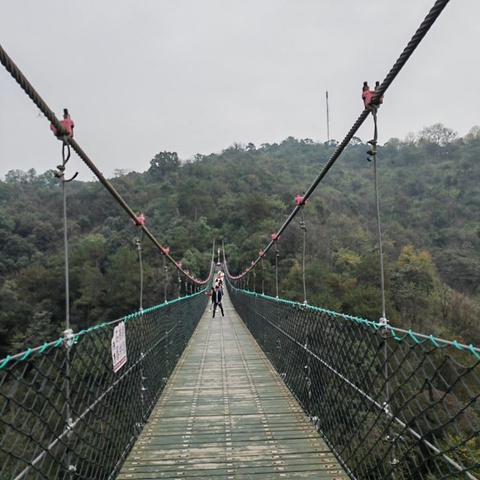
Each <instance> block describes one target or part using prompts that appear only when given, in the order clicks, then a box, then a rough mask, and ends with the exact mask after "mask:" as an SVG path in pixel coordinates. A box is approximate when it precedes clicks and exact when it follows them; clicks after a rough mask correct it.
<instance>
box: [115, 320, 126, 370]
mask: <svg viewBox="0 0 480 480" xmlns="http://www.w3.org/2000/svg"><path fill="white" fill-rule="evenodd" d="M112 360H113V372H114V373H115V372H118V370H120V369H121V368H122V367H123V366H124V365H125V364H126V363H127V341H126V337H125V323H124V322H120V323H119V324H118V325H117V326H116V327H115V328H114V329H113V337H112Z"/></svg>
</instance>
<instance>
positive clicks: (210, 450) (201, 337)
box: [117, 295, 348, 480]
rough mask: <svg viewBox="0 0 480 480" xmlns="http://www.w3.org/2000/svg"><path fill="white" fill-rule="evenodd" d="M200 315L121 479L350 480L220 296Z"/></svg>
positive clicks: (247, 332)
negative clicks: (218, 305) (220, 306)
mask: <svg viewBox="0 0 480 480" xmlns="http://www.w3.org/2000/svg"><path fill="white" fill-rule="evenodd" d="M223 302H224V309H225V317H221V316H220V317H219V316H218V315H217V316H216V317H215V318H212V317H211V313H209V312H205V314H204V316H203V318H202V320H201V321H200V323H199V325H198V328H197V330H196V331H195V333H194V335H193V336H192V339H191V341H190V342H189V345H188V346H187V349H186V350H185V352H184V354H183V355H182V358H181V359H180V361H179V364H178V365H177V368H176V369H175V371H174V372H173V374H172V377H171V379H170V380H169V382H168V384H167V386H166V388H165V390H164V392H163V394H162V396H161V397H160V399H159V401H158V404H157V405H156V407H155V409H154V411H153V412H152V415H151V416H150V419H149V422H148V424H147V425H146V426H145V428H144V430H143V431H142V433H141V435H140V437H139V439H138V440H137V442H136V444H135V446H134V448H133V450H132V452H131V453H130V455H129V457H128V458H127V460H126V461H125V463H124V465H123V467H122V470H121V472H120V474H119V475H118V476H117V479H118V480H127V479H128V480H153V479H161V478H174V479H188V478H190V479H198V478H202V479H212V480H215V479H235V480H247V479H251V480H261V479H303V478H307V479H317V480H321V479H329V480H347V479H348V475H347V474H346V473H345V472H344V470H343V469H342V468H341V466H340V464H339V462H338V461H337V460H336V458H335V456H334V455H333V453H332V452H331V451H330V450H329V449H328V447H327V445H326V444H325V442H324V441H323V440H322V439H321V438H320V436H319V435H318V433H317V432H316V430H315V428H314V427H313V425H312V424H311V423H310V421H309V419H308V417H307V416H306V415H305V413H304V412H303V410H302V409H301V408H300V406H299V405H298V403H297V402H296V400H295V399H294V398H293V397H292V395H291V394H290V392H289V390H288V389H287V387H286V386H285V385H284V383H283V382H282V380H281V379H280V377H279V376H278V374H277V373H276V372H275V370H274V369H273V367H272V366H271V364H270V363H269V361H268V359H267V358H266V357H265V355H264V354H263V352H262V351H261V349H260V348H259V347H258V345H257V344H256V342H255V341H254V339H253V337H252V336H251V335H250V332H249V331H248V329H247V328H246V327H245V325H244V324H243V323H242V321H241V320H240V318H239V317H238V315H237V314H236V313H235V311H234V310H233V307H232V304H231V302H230V300H229V298H228V295H225V296H224V300H223Z"/></svg>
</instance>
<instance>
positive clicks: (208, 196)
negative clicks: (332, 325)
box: [0, 124, 480, 358]
mask: <svg viewBox="0 0 480 480" xmlns="http://www.w3.org/2000/svg"><path fill="white" fill-rule="evenodd" d="M336 146H337V142H336V141H334V140H332V141H329V142H326V143H315V142H313V141H311V140H309V139H304V140H298V139H295V138H292V137H289V138H287V139H285V140H284V141H283V142H282V143H280V144H263V145H261V146H255V145H253V144H248V145H246V146H245V145H238V144H235V145H233V146H231V147H230V148H227V149H226V150H224V151H223V152H222V153H220V154H211V155H206V156H203V155H197V156H196V157H195V159H194V160H192V161H181V160H180V159H179V158H178V155H177V154H176V153H174V152H165V151H163V152H160V153H158V154H157V155H156V156H155V157H154V158H153V159H152V160H151V162H150V168H149V169H148V171H146V172H144V173H137V172H129V173H127V172H121V171H119V172H118V175H117V177H116V178H114V179H112V180H111V182H112V184H113V185H114V187H115V188H116V189H117V190H118V192H119V193H120V194H121V195H122V196H123V198H124V199H125V200H126V202H127V203H128V204H129V205H130V206H131V207H132V208H133V209H135V210H138V211H142V212H143V213H144V214H145V216H146V219H147V226H148V228H149V229H150V231H151V232H152V233H153V234H154V235H156V237H157V238H158V240H159V241H160V243H162V245H165V246H168V247H169V248H170V254H171V255H172V256H173V258H175V259H176V260H178V261H181V262H182V264H183V266H184V267H186V268H188V269H189V270H190V271H191V272H192V273H193V274H195V275H196V276H197V277H198V278H205V277H206V276H207V274H208V269H209V266H210V260H211V257H212V245H213V242H214V241H215V242H216V245H217V246H218V245H219V244H221V243H222V242H223V243H224V245H225V249H226V255H227V259H228V264H229V269H230V271H231V272H232V273H239V272H241V271H243V270H244V269H245V268H246V267H248V266H249V265H250V263H251V261H252V260H255V259H256V258H257V256H258V252H259V251H260V250H262V248H264V247H265V246H266V245H267V244H268V242H269V241H270V235H271V234H272V233H273V232H275V231H277V230H278V228H279V226H280V225H282V224H283V222H284V220H285V218H287V216H288V215H289V214H290V213H291V211H292V210H293V208H294V206H295V200H294V198H295V196H296V195H298V194H300V195H301V194H302V193H303V192H305V191H306V189H307V188H308V187H309V186H310V185H311V184H312V182H313V180H314V179H315V178H316V177H317V175H318V173H319V172H320V170H321V168H322V167H323V165H324V164H325V163H326V162H327V161H328V160H329V158H330V157H331V155H332V153H333V152H334V151H335V148H336ZM366 150H367V148H366V145H365V143H363V142H362V141H361V140H360V139H359V138H354V139H353V140H352V141H351V142H350V145H349V146H348V147H347V148H346V150H345V152H344V153H343V154H342V156H341V157H340V159H339V160H338V161H337V162H336V163H335V165H334V166H333V167H332V169H331V170H330V172H329V173H328V175H327V176H326V177H325V179H324V180H323V181H322V182H321V183H320V185H319V187H318V188H317V189H316V191H315V192H314V193H313V195H312V196H311V197H310V199H309V201H308V203H307V204H306V205H305V206H304V207H303V216H304V219H305V226H306V262H305V263H306V267H305V281H306V286H307V300H308V303H309V304H312V305H317V306H320V307H324V308H328V309H331V310H335V311H338V312H344V313H348V314H352V315H356V316H360V317H363V318H369V319H375V320H376V319H378V318H379V317H380V316H381V294H380V270H379V254H378V241H377V234H376V233H377V224H376V214H375V202H374V184H373V167H372V163H371V162H369V161H368V160H367V155H366ZM479 159H480V128H479V127H474V128H472V130H471V131H470V133H469V134H468V135H466V136H465V137H463V138H458V137H457V136H456V134H455V133H454V132H453V131H452V130H450V129H448V128H446V127H444V126H443V125H441V124H437V125H433V126H432V127H428V128H425V129H423V130H422V131H421V132H419V133H418V134H417V135H411V136H409V137H408V138H407V139H405V140H404V141H400V140H398V139H391V140H389V141H388V142H387V143H386V144H384V145H383V146H381V147H379V149H378V160H377V165H378V171H379V192H380V202H381V203H380V208H381V217H382V230H383V236H384V262H385V276H386V312H387V316H388V318H389V320H390V322H391V323H392V324H393V325H397V326H401V327H404V328H408V329H410V328H411V329H413V330H414V331H417V332H423V333H434V334H436V335H439V336H442V337H444V338H455V339H457V340H459V341H463V342H465V343H473V344H479V343H480V329H479V327H478V318H479V312H480V291H479V284H480V282H479V281H480V225H479V224H478V218H479V212H480V182H479V178H480V162H479ZM67 191H68V196H67V197H68V198H67V208H68V237H69V251H70V255H69V263H70V294H71V322H72V324H73V325H72V326H73V328H74V329H80V328H85V327H89V326H92V325H95V324H97V323H99V322H104V321H108V320H113V319H115V318H118V317H120V316H122V315H125V314H126V313H129V312H131V311H134V310H136V309H138V307H139V260H138V253H137V248H136V241H137V239H138V238H139V232H138V230H137V229H136V228H135V227H134V225H133V224H132V222H131V220H130V218H129V217H128V216H127V215H126V214H125V212H124V211H123V210H122V209H121V208H120V206H119V205H118V204H117V203H116V202H115V201H114V199H113V198H112V197H111V196H110V195H109V193H108V192H107V191H106V190H105V189H104V187H103V186H102V185H101V184H100V183H97V182H81V181H74V182H72V183H69V184H68V185H67ZM61 192H62V188H61V184H60V181H59V180H58V178H56V177H55V175H54V172H53V171H47V172H45V173H43V174H37V172H36V171H35V170H33V169H31V170H29V171H28V172H23V171H19V170H11V171H10V172H8V174H7V175H6V177H5V181H0V211H1V215H0V245H1V247H0V248H1V257H0V302H1V311H0V358H2V357H4V356H5V355H6V354H11V353H14V352H18V351H21V350H23V349H25V348H27V347H33V346H36V345H39V344H41V343H42V342H44V341H47V340H53V339H56V338H58V336H59V335H60V334H61V332H62V331H63V329H64V318H65V305H64V298H65V297H64V295H65V285H64V252H63V228H62V225H63V223H62V208H63V204H62V193H61ZM142 243H143V250H142V257H143V271H144V278H145V282H144V283H145V287H144V300H143V306H144V307H147V306H152V305H155V304H158V303H161V302H162V301H163V300H164V293H165V291H166V292H167V295H168V297H169V298H172V297H175V296H176V295H177V294H178V284H179V279H178V277H177V273H176V272H174V271H173V268H172V267H171V266H170V267H169V266H168V265H167V268H165V265H164V262H163V257H162V255H160V252H159V251H158V250H157V249H156V248H155V247H154V246H152V245H151V244H150V243H149V242H148V241H147V240H145V239H144V240H143V242H142ZM278 250H279V257H278V265H279V296H281V297H282V298H288V299H292V300H296V301H300V302H302V301H303V299H304V296H303V281H302V275H303V271H302V251H303V230H302V228H301V226H300V225H299V221H295V222H294V223H293V224H292V225H290V226H289V228H288V229H287V230H286V231H285V232H284V234H283V235H282V237H281V239H280V240H279V242H278ZM274 265H275V253H274V252H269V255H268V256H267V258H266V259H265V260H264V262H263V267H264V268H263V269H261V268H258V269H257V271H256V276H255V279H254V278H253V274H250V277H249V278H248V282H249V285H248V288H249V289H251V290H252V289H253V288H254V282H255V289H256V291H257V292H259V291H261V290H260V283H261V282H262V284H263V285H264V288H265V293H266V294H270V295H274V294H275V270H274ZM180 281H181V282H183V280H180Z"/></svg>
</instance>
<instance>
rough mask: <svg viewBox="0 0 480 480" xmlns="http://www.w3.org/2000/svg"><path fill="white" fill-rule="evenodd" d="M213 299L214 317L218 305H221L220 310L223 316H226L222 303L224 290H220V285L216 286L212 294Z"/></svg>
mask: <svg viewBox="0 0 480 480" xmlns="http://www.w3.org/2000/svg"><path fill="white" fill-rule="evenodd" d="M212 299H213V300H212V301H213V316H212V318H215V311H216V310H217V306H218V307H220V311H221V312H222V317H224V316H225V313H224V312H223V305H222V291H221V290H220V287H219V286H218V285H217V286H216V287H215V291H214V292H213V295H212Z"/></svg>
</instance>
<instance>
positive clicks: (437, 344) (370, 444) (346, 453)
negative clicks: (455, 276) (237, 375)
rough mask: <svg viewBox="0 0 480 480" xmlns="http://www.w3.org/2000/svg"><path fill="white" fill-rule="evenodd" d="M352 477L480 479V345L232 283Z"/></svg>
mask: <svg viewBox="0 0 480 480" xmlns="http://www.w3.org/2000/svg"><path fill="white" fill-rule="evenodd" d="M230 296H231V299H232V302H233V304H234V306H235V309H236V310H237V312H238V313H239V315H240V316H241V317H242V319H243V321H244V322H245V323H246V325H247V327H248V328H249V330H250V331H251V332H252V334H253V335H254V337H255V338H256V340H257V342H258V343H259V345H260V346H261V348H262V349H263V350H264V351H265V353H266V354H267V356H268V358H269V359H270V360H271V362H272V364H273V365H274V366H275V368H276V369H277V370H278V372H279V374H280V375H281V376H282V377H283V378H284V380H285V382H286V384H287V385H288V387H289V388H290V390H291V391H292V392H293V394H294V395H295V396H296V397H297V399H298V400H299V402H300V403H301V404H302V406H303V408H304V409H305V411H306V412H307V413H308V414H309V415H310V418H311V419H312V421H313V422H314V423H315V425H316V427H317V428H318V430H319V432H320V433H321V434H322V435H323V436H324V438H325V439H326V441H327V442H328V443H329V445H330V446H331V448H332V449H333V450H334V451H335V452H336V454H337V455H338V457H339V459H340V460H341V462H342V463H343V464H344V466H345V468H346V469H347V470H348V471H349V472H350V474H351V476H352V478H357V479H362V480H364V479H372V480H373V479H387V478H388V479H425V480H427V479H428V480H433V479H439V478H452V479H464V478H468V479H475V478H480V466H479V465H480V439H479V431H480V429H479V427H480V405H479V402H477V400H478V398H479V395H480V382H479V378H480V366H479V363H480V355H479V350H478V349H474V348H473V347H471V346H470V347H465V346H462V345H459V344H457V343H456V342H446V341H442V340H438V339H435V338H433V337H425V336H422V335H419V334H414V333H412V332H405V331H402V330H397V329H395V330H394V329H392V328H390V327H389V326H381V325H380V324H375V323H373V322H369V321H367V320H363V319H359V318H354V317H349V316H344V315H340V314H336V313H335V312H330V311H326V310H322V309H319V308H315V307H310V306H305V305H301V304H298V303H293V302H288V301H283V300H278V299H274V298H271V297H266V296H263V295H258V294H253V293H249V292H245V291H241V290H236V289H230Z"/></svg>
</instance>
